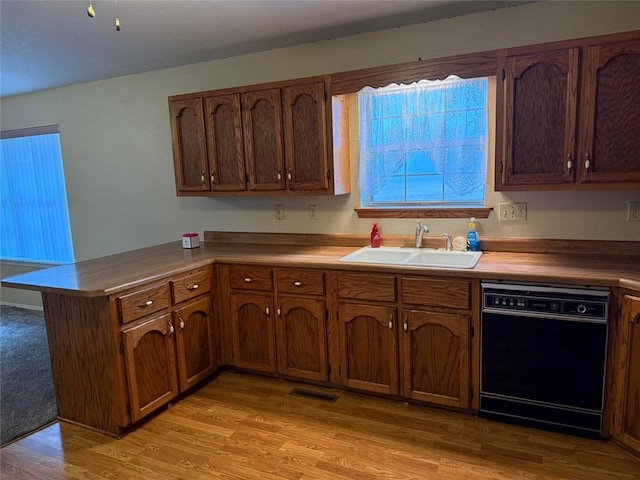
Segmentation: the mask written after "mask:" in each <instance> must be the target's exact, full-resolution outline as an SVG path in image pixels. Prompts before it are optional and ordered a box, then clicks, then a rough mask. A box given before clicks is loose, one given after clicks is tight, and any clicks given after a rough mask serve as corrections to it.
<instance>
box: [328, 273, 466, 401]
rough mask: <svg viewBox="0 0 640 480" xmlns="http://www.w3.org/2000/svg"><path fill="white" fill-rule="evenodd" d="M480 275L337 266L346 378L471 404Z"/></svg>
mask: <svg viewBox="0 0 640 480" xmlns="http://www.w3.org/2000/svg"><path fill="white" fill-rule="evenodd" d="M476 283H477V282H475V281H469V280H457V279H456V280H450V279H437V278H436V279H434V278H423V277H407V276H395V275H372V274H368V273H354V272H339V273H338V274H337V296H338V315H337V316H338V325H339V327H338V328H339V336H338V338H339V342H340V347H339V358H340V378H341V383H342V384H343V385H344V386H347V387H350V388H355V389H358V390H365V391H371V392H375V393H382V394H387V395H400V396H402V397H404V398H409V399H413V400H418V401H423V402H429V403H433V404H439V405H445V406H449V407H455V408H461V409H469V408H471V407H472V404H471V388H472V386H473V384H474V383H473V382H474V381H475V380H474V378H473V375H472V351H474V350H473V349H472V340H471V338H472V331H473V327H474V325H475V324H476V323H477V314H474V313H473V312H474V309H476V308H477V302H476V301H475V300H474V299H473V298H474V297H473V295H474V294H477V289H478V286H477V285H476Z"/></svg>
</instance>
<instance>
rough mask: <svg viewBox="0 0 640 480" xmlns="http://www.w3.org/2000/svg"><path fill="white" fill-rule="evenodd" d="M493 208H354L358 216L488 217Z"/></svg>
mask: <svg viewBox="0 0 640 480" xmlns="http://www.w3.org/2000/svg"><path fill="white" fill-rule="evenodd" d="M491 210H493V208H356V209H355V211H356V213H357V214H358V218H470V217H476V218H488V217H489V213H491Z"/></svg>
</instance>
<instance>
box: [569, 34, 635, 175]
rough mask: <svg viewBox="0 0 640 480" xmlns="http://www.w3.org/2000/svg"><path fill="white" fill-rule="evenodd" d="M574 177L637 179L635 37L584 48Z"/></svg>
mask: <svg viewBox="0 0 640 480" xmlns="http://www.w3.org/2000/svg"><path fill="white" fill-rule="evenodd" d="M583 71H584V77H583V91H584V94H583V96H582V99H583V100H582V105H581V106H582V113H581V116H582V118H583V135H582V138H583V141H582V151H581V158H580V168H581V170H580V181H581V182H583V183H625V182H634V183H638V182H640V108H639V107H638V105H640V41H638V40H633V41H627V42H619V43H612V44H604V45H598V46H593V47H588V48H586V49H585V54H584V70H583Z"/></svg>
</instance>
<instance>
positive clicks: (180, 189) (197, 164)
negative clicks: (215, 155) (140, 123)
mask: <svg viewBox="0 0 640 480" xmlns="http://www.w3.org/2000/svg"><path fill="white" fill-rule="evenodd" d="M169 114H170V118H171V140H172V144H173V163H174V170H175V176H176V190H177V193H178V195H180V194H181V193H184V192H201V191H208V190H209V181H208V177H209V166H208V164H207V144H206V140H205V131H204V115H203V106H202V99H201V98H191V99H187V100H172V101H170V102H169Z"/></svg>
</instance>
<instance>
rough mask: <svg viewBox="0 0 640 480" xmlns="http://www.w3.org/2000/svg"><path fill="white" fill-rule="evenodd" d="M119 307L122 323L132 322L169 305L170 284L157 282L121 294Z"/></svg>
mask: <svg viewBox="0 0 640 480" xmlns="http://www.w3.org/2000/svg"><path fill="white" fill-rule="evenodd" d="M117 300H118V308H119V309H120V319H121V320H122V323H127V322H131V321H133V320H137V319H138V318H142V317H144V316H145V315H149V314H150V313H154V312H157V311H159V310H162V309H163V308H167V307H168V306H169V285H167V284H166V283H157V284H155V285H152V286H149V287H144V288H142V289H138V290H135V291H132V292H131V293H127V294H125V295H121V296H119V297H118V299H117Z"/></svg>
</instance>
